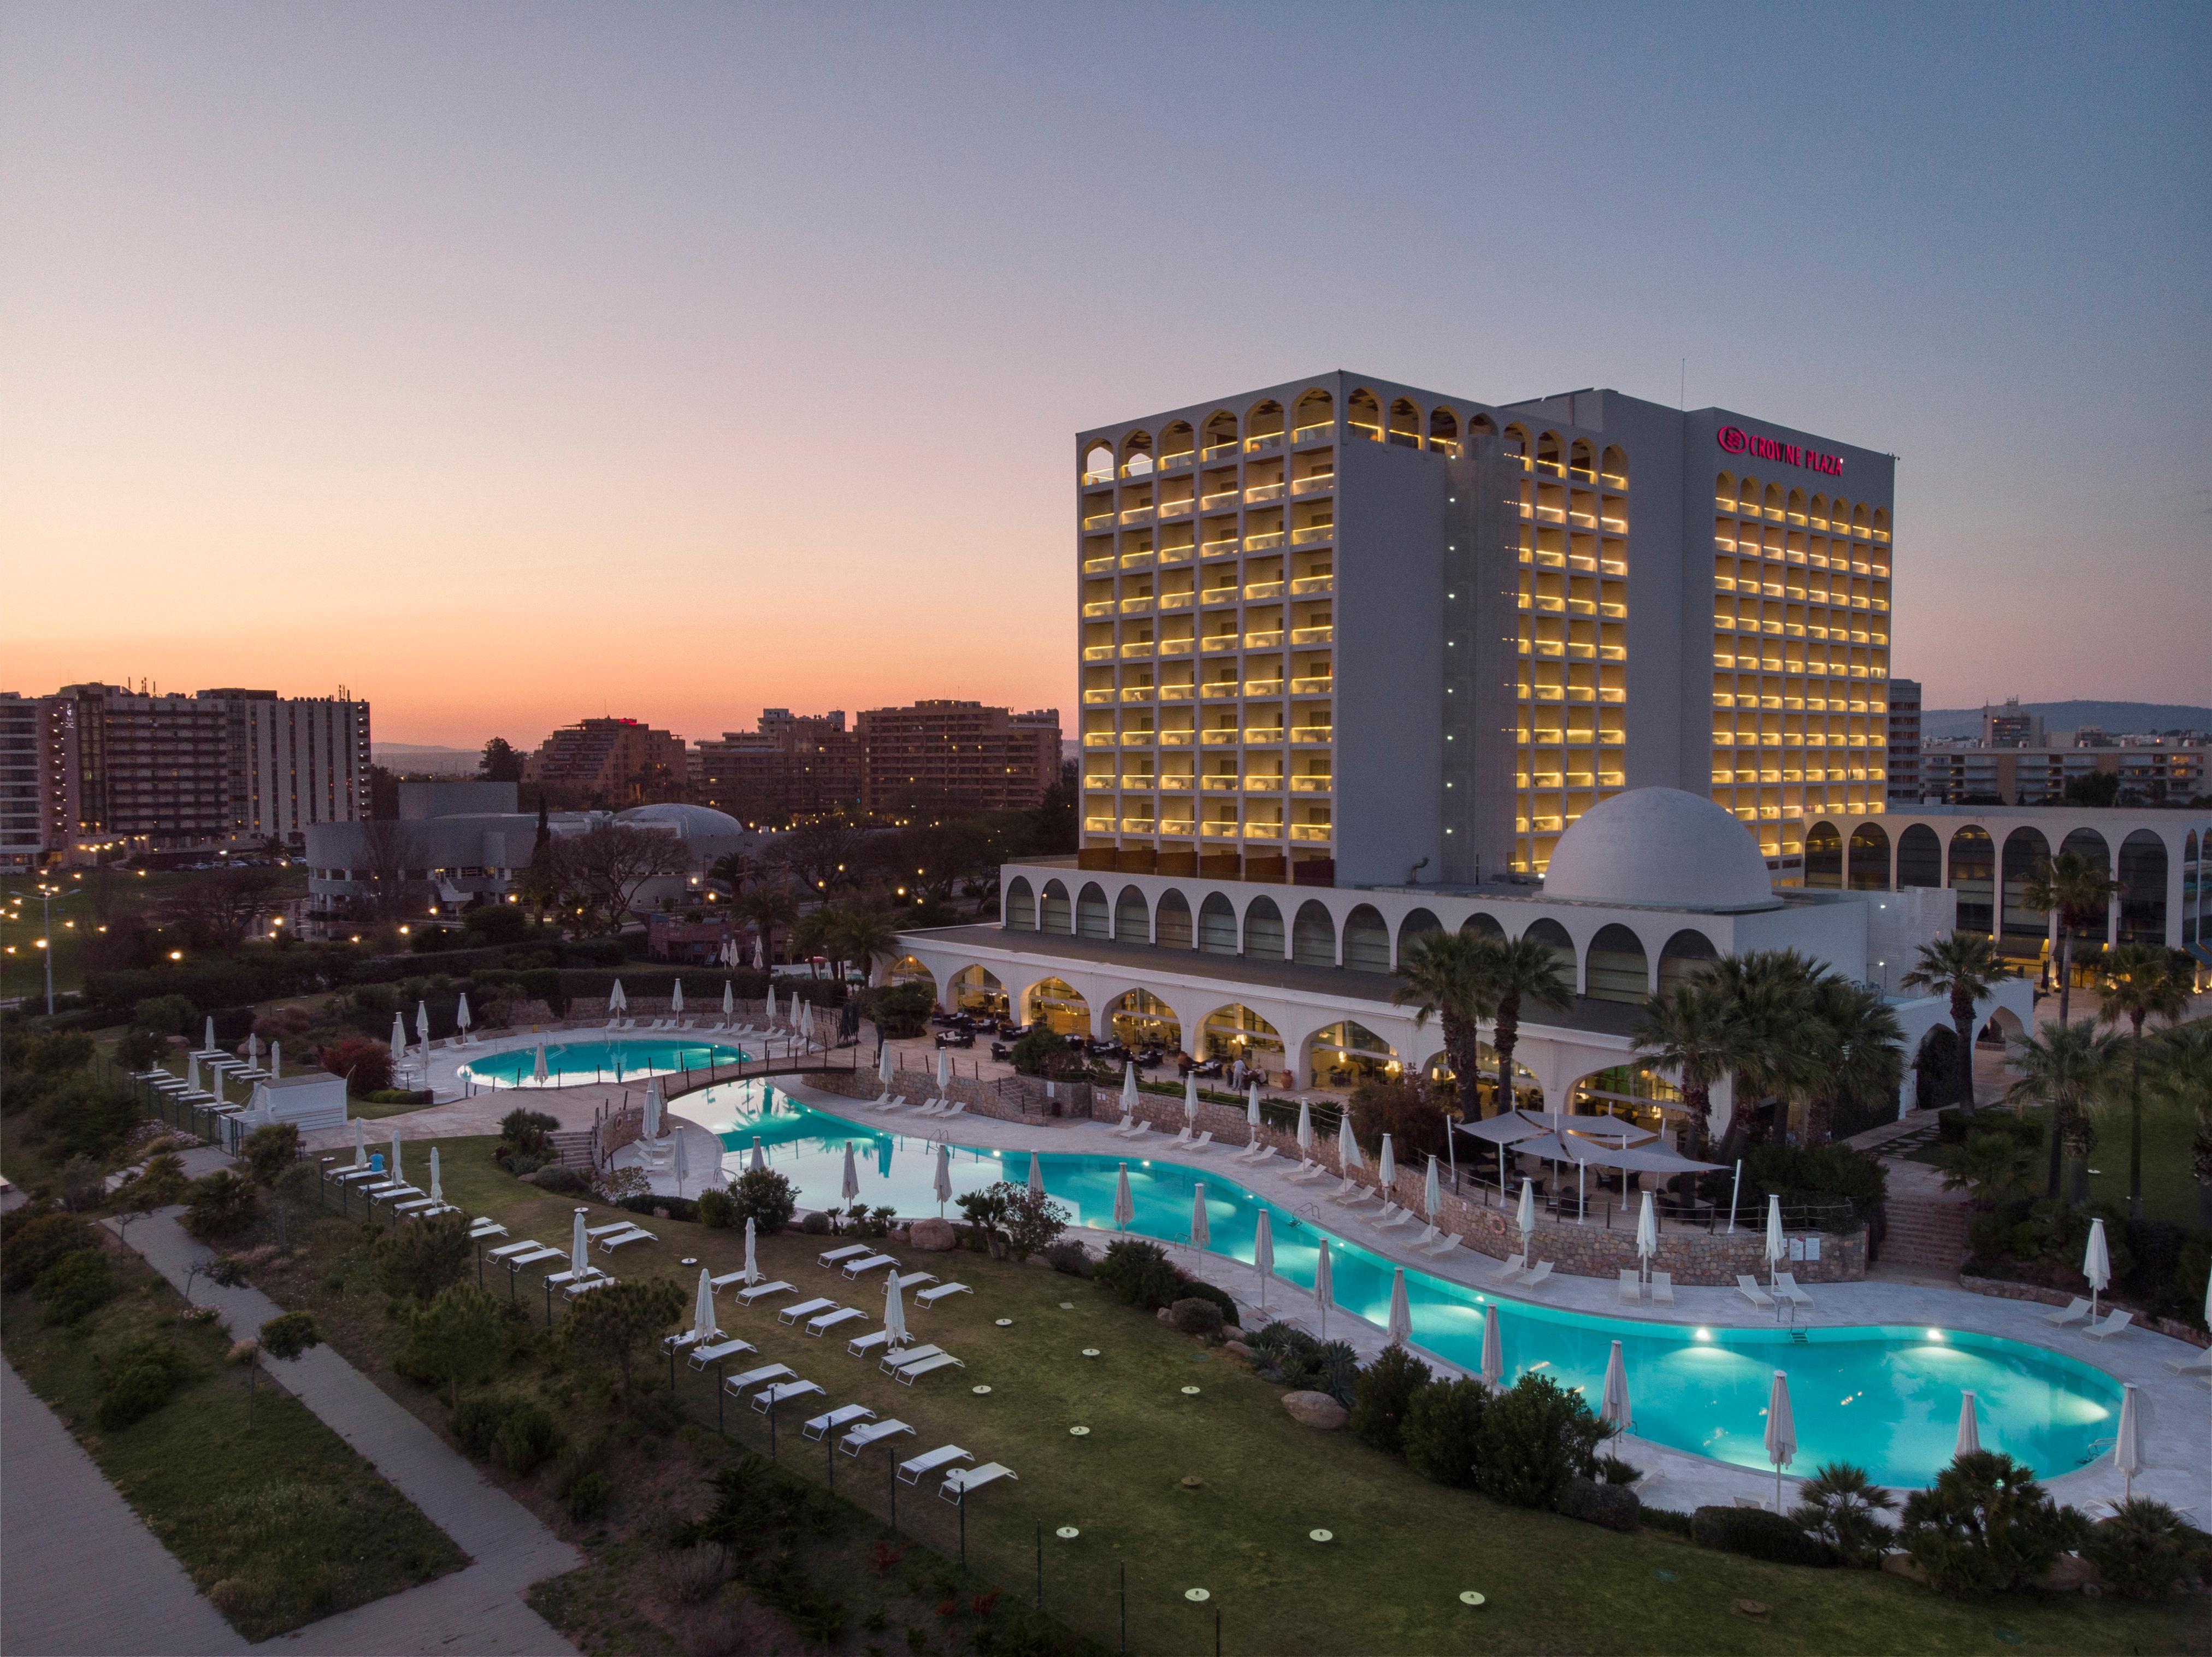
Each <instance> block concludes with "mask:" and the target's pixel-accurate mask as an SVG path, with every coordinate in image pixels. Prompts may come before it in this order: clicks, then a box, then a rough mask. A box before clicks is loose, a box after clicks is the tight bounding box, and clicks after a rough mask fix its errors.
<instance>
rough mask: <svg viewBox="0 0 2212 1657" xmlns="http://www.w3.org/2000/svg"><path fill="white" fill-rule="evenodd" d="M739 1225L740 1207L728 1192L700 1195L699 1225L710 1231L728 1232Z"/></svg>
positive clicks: (705, 1192)
mask: <svg viewBox="0 0 2212 1657" xmlns="http://www.w3.org/2000/svg"><path fill="white" fill-rule="evenodd" d="M699 1223H700V1224H702V1225H703V1226H705V1227H706V1228H707V1229H708V1230H709V1231H727V1230H729V1229H731V1228H732V1226H734V1225H736V1224H737V1223H738V1205H737V1204H736V1203H735V1202H733V1201H732V1200H731V1198H730V1193H728V1192H726V1191H714V1190H708V1191H702V1192H701V1193H699Z"/></svg>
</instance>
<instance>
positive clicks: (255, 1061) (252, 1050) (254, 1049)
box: [246, 1030, 261, 1070]
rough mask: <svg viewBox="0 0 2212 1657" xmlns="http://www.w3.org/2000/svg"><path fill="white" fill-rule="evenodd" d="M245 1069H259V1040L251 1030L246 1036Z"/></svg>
mask: <svg viewBox="0 0 2212 1657" xmlns="http://www.w3.org/2000/svg"><path fill="white" fill-rule="evenodd" d="M246 1068H247V1069H248V1070H259V1069H260V1068H261V1038H260V1037H259V1036H258V1035H254V1034H253V1033H252V1031H251V1030H248V1031H247V1032H246Z"/></svg>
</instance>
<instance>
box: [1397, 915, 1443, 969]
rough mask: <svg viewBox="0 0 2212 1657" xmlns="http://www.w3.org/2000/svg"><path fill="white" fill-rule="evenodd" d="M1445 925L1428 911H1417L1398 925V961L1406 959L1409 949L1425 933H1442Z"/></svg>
mask: <svg viewBox="0 0 2212 1657" xmlns="http://www.w3.org/2000/svg"><path fill="white" fill-rule="evenodd" d="M1443 929H1444V923H1443V921H1441V920H1437V918H1436V917H1435V916H1434V915H1432V914H1431V913H1429V912H1428V911H1427V910H1426V909H1415V910H1414V911H1413V912H1412V913H1410V914H1408V915H1407V917H1406V918H1405V919H1404V920H1401V921H1400V922H1399V923H1398V959H1399V960H1401V961H1403V960H1404V959H1405V958H1406V950H1407V946H1408V945H1409V944H1412V943H1413V940H1414V939H1415V938H1419V937H1420V936H1421V934H1422V933H1424V932H1442V931H1443Z"/></svg>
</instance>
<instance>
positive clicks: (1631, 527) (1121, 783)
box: [1076, 372, 1894, 885]
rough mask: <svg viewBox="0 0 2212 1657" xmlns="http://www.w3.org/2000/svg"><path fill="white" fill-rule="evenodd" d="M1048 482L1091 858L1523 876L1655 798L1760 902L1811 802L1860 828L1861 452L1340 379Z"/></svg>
mask: <svg viewBox="0 0 2212 1657" xmlns="http://www.w3.org/2000/svg"><path fill="white" fill-rule="evenodd" d="M1076 462H1077V469H1078V480H1077V486H1076V498H1077V507H1076V516H1077V533H1076V542H1077V555H1076V557H1077V582H1076V584H1077V589H1078V594H1079V596H1078V600H1077V602H1078V604H1079V645H1078V648H1079V652H1080V658H1081V660H1080V669H1079V671H1080V674H1081V697H1082V714H1081V721H1082V737H1081V740H1082V747H1083V841H1082V847H1083V849H1082V855H1081V861H1082V863H1083V864H1084V865H1085V866H1087V867H1093V868H1117V869H1121V870H1125V871H1130V872H1143V873H1159V874H1188V875H1204V876H1206V877H1213V878H1236V877H1242V878H1244V879H1248V880H1259V881H1284V882H1291V883H1301V884H1316V885H1330V884H1346V885H1370V884H1398V883H1405V882H1407V881H1414V882H1418V883H1435V884H1463V883H1476V882H1481V881H1486V880H1494V879H1497V878H1499V877H1504V876H1507V875H1510V874H1513V873H1522V874H1540V873H1541V872H1542V871H1543V870H1544V868H1545V866H1546V865H1547V862H1548V861H1549V859H1550V855H1551V851H1552V847H1553V845H1554V844H1555V843H1556V841H1558V838H1559V834H1560V832H1561V831H1562V830H1563V829H1565V827H1566V826H1567V825H1568V824H1569V823H1571V822H1574V821H1575V820H1576V819H1577V817H1579V816H1582V815H1583V813H1584V812H1585V811H1587V810H1589V808H1590V807H1591V806H1592V805H1594V804H1596V803H1597V802H1598V801H1599V800H1601V799H1603V798H1607V796H1608V795H1611V794H1614V793H1618V792H1621V791H1622V790H1624V789H1628V788H1636V787H1644V786H1654V785H1656V786H1668V787H1674V788H1681V789H1686V790H1691V791H1693V792H1699V793H1705V794H1710V796H1711V798H1712V799H1713V800H1715V801H1716V802H1717V803H1718V804H1721V805H1723V806H1724V807H1726V808H1727V809H1728V810H1730V811H1731V812H1733V813H1734V814H1735V816H1737V817H1738V818H1740V819H1741V821H1742V822H1743V823H1744V824H1745V826H1746V830H1747V832H1748V833H1750V834H1752V835H1755V836H1756V837H1757V840H1758V841H1759V847H1760V849H1761V850H1762V851H1763V852H1764V853H1765V855H1766V858H1767V859H1768V864H1769V866H1770V869H1771V871H1772V873H1773V877H1774V878H1775V880H1776V882H1777V883H1778V884H1790V883H1795V882H1796V880H1797V879H1798V878H1799V877H1800V875H1801V872H1802V860H1803V854H1804V825H1805V822H1806V821H1807V819H1808V815H1817V814H1820V813H1822V812H1845V811H1848V812H1853V813H1857V812H1861V811H1880V810H1881V809H1882V804H1883V800H1884V796H1885V792H1886V789H1885V774H1886V770H1887V767H1886V765H1885V762H1884V756H1885V752H1886V740H1887V683H1888V679H1889V674H1890V661H1889V617H1890V614H1891V608H1890V607H1891V604H1892V596H1891V592H1890V549H1891V538H1890V537H1891V531H1892V524H1891V517H1892V510H1893V483H1894V461H1893V457H1891V456H1889V455H1887V454H1880V453H1876V452H1873V451H1871V450H1868V449H1861V448H1855V447H1853V446H1850V445H1848V444H1844V443H1839V442H1836V441H1833V440H1828V439H1824V438H1820V437H1815V436H1813V435H1811V434H1808V433H1804V432H1798V431H1792V430H1789V429H1786V428H1781V427H1778V426H1776V425H1773V424H1772V423H1771V422H1765V421H1759V420H1754V419H1752V418H1751V417H1749V416H1743V415H1739V414H1734V413H1730V412H1729V411H1728V410H1721V409H1700V410H1693V411H1692V412H1689V413H1682V412H1680V411H1678V410H1673V409H1667V408H1663V407H1662V406H1660V405H1658V404H1652V403H1647V402H1644V401H1642V400H1640V399H1638V398H1632V397H1625V396H1623V395H1621V394H1620V392H1618V391H1573V392H1567V393H1564V394H1562V395H1559V396H1556V397H1549V398H1541V399H1540V400H1537V401H1534V402H1528V403H1518V404H1503V405H1499V404H1485V403H1482V402H1479V401H1477V400H1475V399H1474V398H1462V397H1449V396H1445V395H1443V394H1441V393H1438V392H1434V391H1419V390H1417V389H1415V388H1414V387H1412V386H1407V385H1394V384H1392V383H1390V382H1389V381H1386V380H1381V379H1372V378H1368V377H1362V376H1358V375H1353V374H1349V373H1341V372H1340V373H1328V374H1322V375H1318V376H1316V377H1314V378H1312V379H1299V380H1291V381H1288V382H1286V383H1285V384H1283V385H1273V386H1267V387H1265V388H1262V389H1261V390H1258V391H1247V392H1243V393H1240V394H1238V395H1237V396H1234V397H1230V398H1222V399H1220V400H1218V401H1212V402H1206V403H1200V404H1191V405H1189V406H1188V407H1185V408H1180V409H1172V410H1164V411H1162V412H1160V413H1158V414H1154V415H1150V416H1145V417H1142V418H1139V419H1135V420H1129V421H1124V422H1118V423H1115V424H1114V425H1110V426H1103V427H1099V428H1095V429H1093V430H1091V431H1086V432H1084V433H1082V434H1079V437H1078V440H1077V443H1076Z"/></svg>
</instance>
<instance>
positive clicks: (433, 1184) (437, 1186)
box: [430, 1145, 446, 1203]
mask: <svg viewBox="0 0 2212 1657" xmlns="http://www.w3.org/2000/svg"><path fill="white" fill-rule="evenodd" d="M430 1200H431V1201H432V1202H434V1203H442V1202H444V1201H445V1200H446V1186H445V1181H442V1180H441V1179H440V1178H439V1177H438V1147H437V1146H435V1145H432V1146H431V1147H430Z"/></svg>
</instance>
